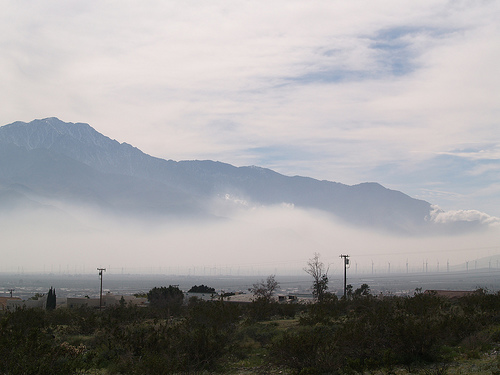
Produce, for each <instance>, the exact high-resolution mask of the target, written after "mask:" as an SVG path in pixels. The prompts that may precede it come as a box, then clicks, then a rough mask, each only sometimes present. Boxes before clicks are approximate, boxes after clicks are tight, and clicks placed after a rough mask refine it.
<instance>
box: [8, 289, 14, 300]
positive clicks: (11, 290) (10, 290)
mask: <svg viewBox="0 0 500 375" xmlns="http://www.w3.org/2000/svg"><path fill="white" fill-rule="evenodd" d="M14 290H15V289H9V292H10V298H12V292H13V291H14Z"/></svg>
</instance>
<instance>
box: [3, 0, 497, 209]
mask: <svg viewBox="0 0 500 375" xmlns="http://www.w3.org/2000/svg"><path fill="white" fill-rule="evenodd" d="M0 7H1V9H2V11H1V12H0V51H1V52H0V81H1V82H2V84H1V85H0V100H1V102H2V111H1V113H0V124H2V125H4V124H8V123H11V122H14V121H26V122H28V121H31V120H33V119H37V118H45V117H52V116H55V117H58V118H60V119H61V120H63V121H67V122H84V123H89V124H90V125H91V126H92V127H94V128H95V129H96V130H98V131H99V132H101V133H103V134H105V135H107V136H109V137H110V138H112V139H116V140H118V141H120V142H126V143H130V144H132V145H134V146H136V147H138V148H140V149H141V150H143V151H144V152H146V153H148V154H150V155H153V156H157V157H161V158H165V159H173V160H194V159H200V160H205V159H210V160H218V161H223V162H227V163H230V164H233V165H236V166H245V165H258V166H262V167H267V168H271V169H273V170H275V171H277V172H280V173H283V174H286V175H302V176H309V177H313V178H317V179H320V180H330V181H336V182H342V183H345V184H349V185H352V184H357V183H361V182H366V181H375V182H379V183H381V184H382V185H384V186H386V187H388V188H391V189H395V190H400V191H403V192H404V193H406V194H408V195H410V196H412V197H415V198H419V199H424V200H427V201H429V202H430V203H433V204H436V205H438V206H439V207H441V208H443V209H445V210H479V211H482V212H485V213H487V214H489V215H494V216H495V215H496V216H500V162H499V159H500V131H498V126H499V118H500V116H499V114H500V104H499V103H500V88H499V87H500V74H499V71H498V66H499V64H500V25H499V23H498V19H500V3H499V2H497V1H435V0H433V1H418V2H416V1H400V0H395V1H383V2H373V1H349V2H346V1H315V2H305V1H293V0H292V1H290V0H286V1H285V0H277V1H273V2H267V1H266V2H264V1H217V0H215V1H203V2H201V1H182V2H179V1H150V2H147V3H144V2H141V1H106V2H103V1H92V0H91V1H85V2H81V1H64V2H61V1H50V0H49V1H44V2H37V1H23V2H18V1H4V0H2V1H1V2H0Z"/></svg>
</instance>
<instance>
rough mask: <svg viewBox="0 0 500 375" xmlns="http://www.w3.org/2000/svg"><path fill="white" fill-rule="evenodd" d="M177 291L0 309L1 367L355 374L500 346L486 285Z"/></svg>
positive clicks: (499, 318)
mask: <svg viewBox="0 0 500 375" xmlns="http://www.w3.org/2000/svg"><path fill="white" fill-rule="evenodd" d="M271 281H272V280H271ZM269 286H270V287H271V288H272V287H273V286H274V285H273V284H272V283H271V284H269V283H267V282H265V283H264V282H263V283H260V284H256V285H255V286H254V289H255V290H254V292H256V291H258V292H261V291H262V290H259V288H260V287H265V288H267V289H265V291H266V290H268V289H269ZM357 291H358V290H357ZM181 295H182V292H180V291H179V290H178V289H177V288H176V287H172V286H170V287H168V288H166V287H161V288H154V289H152V290H151V291H150V292H149V293H148V297H149V298H150V304H151V306H150V307H147V308H144V307H137V306H127V305H125V304H124V303H122V304H120V305H118V306H116V307H112V308H108V309H105V310H103V311H98V310H95V309H88V308H82V309H75V310H73V309H66V308H58V309H55V310H41V309H22V310H17V311H14V312H8V313H5V314H3V315H1V316H0V355H1V358H2V361H0V374H49V373H50V374H76V373H78V374H85V373H89V374H90V373H96V371H102V372H104V373H107V374H166V373H193V372H203V371H206V372H220V373H238V372H239V371H240V370H241V369H242V368H243V369H244V368H247V371H248V369H249V368H250V369H252V371H260V372H262V373H266V372H270V370H271V369H279V370H280V371H284V372H287V373H297V374H298V373H302V374H306V373H307V374H325V373H328V374H355V373H363V372H364V371H371V370H375V369H391V368H394V367H396V366H405V367H407V368H408V369H411V368H415V367H418V366H422V365H423V364H429V363H446V362H447V361H451V360H453V359H454V358H455V357H456V356H458V355H466V356H469V357H475V356H479V355H480V354H481V353H482V352H483V351H486V350H489V349H490V348H492V347H493V346H494V345H498V343H499V342H500V295H499V294H498V293H495V294H493V293H488V292H486V291H484V290H478V291H477V292H476V293H474V294H471V295H468V296H465V297H463V298H460V299H457V300H449V299H445V298H441V297H439V296H437V295H434V294H428V293H421V292H419V291H417V292H416V293H415V294H414V295H413V296H409V297H394V296H389V297H378V296H377V297H375V296H372V295H371V294H370V293H369V287H368V286H366V287H364V288H362V289H361V288H360V289H359V291H358V292H357V293H356V291H355V292H353V293H350V294H349V297H348V298H346V299H343V298H341V299H339V298H337V297H336V296H335V295H332V294H328V293H327V294H325V295H324V296H323V298H322V299H321V301H320V302H317V303H309V304H301V303H285V304H280V303H278V302H275V301H274V300H273V299H272V298H267V297H268V295H266V294H265V293H264V294H261V295H257V294H256V298H255V300H254V301H253V302H251V303H248V304H237V303H232V302H230V301H229V302H227V301H222V300H213V301H202V300H200V299H197V298H195V297H193V298H191V299H190V300H189V301H183V298H184V297H183V295H182V297H181ZM154 301H155V302H154ZM443 373H444V372H443Z"/></svg>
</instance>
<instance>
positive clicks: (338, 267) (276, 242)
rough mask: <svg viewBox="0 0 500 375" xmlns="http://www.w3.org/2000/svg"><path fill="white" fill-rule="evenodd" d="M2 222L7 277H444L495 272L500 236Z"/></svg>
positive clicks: (311, 226)
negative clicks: (310, 272) (346, 265)
mask: <svg viewBox="0 0 500 375" xmlns="http://www.w3.org/2000/svg"><path fill="white" fill-rule="evenodd" d="M64 211H65V212H66V213H68V215H65V214H61V212H58V211H54V210H50V211H46V210H41V211H38V212H29V213H28V212H23V213H19V212H17V213H16V214H12V213H11V214H9V215H3V216H1V217H0V225H1V227H0V235H1V238H2V249H3V251H2V262H1V263H0V272H18V271H22V272H47V273H50V272H54V273H56V272H58V273H61V272H62V273H75V274H77V273H90V272H92V273H93V272H95V269H96V267H106V268H108V272H113V271H114V272H117V273H118V272H121V273H167V274H178V275H179V274H185V275H187V274H190V275H222V274H226V275H266V274H278V275H279V274H281V275H285V274H288V275H293V274H297V275H298V274H303V268H304V267H305V265H306V262H307V260H308V259H309V258H311V257H313V255H314V253H319V254H320V255H321V260H322V261H323V262H324V263H325V264H326V265H329V267H330V273H333V274H335V273H337V274H340V273H341V272H342V270H343V266H342V262H341V259H340V258H339V255H340V254H348V255H350V260H351V272H352V271H354V272H356V273H367V274H371V273H396V272H422V271H424V272H436V271H445V270H460V269H465V267H468V268H469V269H473V268H488V267H489V268H496V267H498V266H499V265H498V257H497V254H500V244H499V243H498V238H500V237H499V232H500V231H499V228H498V226H491V227H490V228H489V229H488V230H481V231H476V232H469V233H463V234H455V235H446V236H445V235H442V236H437V235H434V236H419V237H416V236H403V235H395V234H389V233H380V232H378V233H377V232H373V231H370V230H366V229H359V228H354V227H349V226H346V225H343V224H341V223H339V222H337V221H336V220H334V219H333V218H332V217H330V216H327V215H326V214H324V213H321V212H319V211H304V210H300V209H297V208H294V207H293V206H290V205H281V206H274V207H253V208H252V207H248V206H246V207H244V208H238V209H235V208H234V207H232V208H231V209H227V207H222V208H220V209H219V214H221V217H224V218H217V219H203V220H188V219H182V220H181V219H179V220H173V219H169V220H167V219H165V220H159V219H155V220H152V219H151V220H145V219H144V218H142V219H141V220H139V219H131V218H129V217H125V216H123V217H120V216H110V215H104V214H98V213H96V212H95V211H91V210H86V209H81V208H79V209H75V208H74V207H72V208H69V207H64Z"/></svg>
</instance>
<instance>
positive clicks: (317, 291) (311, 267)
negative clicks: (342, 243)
mask: <svg viewBox="0 0 500 375" xmlns="http://www.w3.org/2000/svg"><path fill="white" fill-rule="evenodd" d="M319 256H320V255H319V254H318V253H314V257H313V258H312V259H309V261H308V262H307V267H306V268H304V271H305V272H306V273H308V274H309V275H311V276H312V278H313V284H312V292H313V296H314V298H315V299H316V300H317V301H319V302H321V301H322V300H323V299H324V297H325V295H326V294H327V289H328V267H327V268H326V269H325V265H324V264H323V262H321V261H320V260H319Z"/></svg>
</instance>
